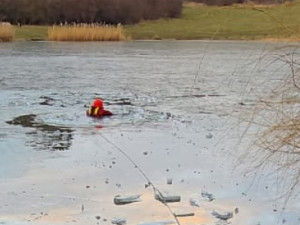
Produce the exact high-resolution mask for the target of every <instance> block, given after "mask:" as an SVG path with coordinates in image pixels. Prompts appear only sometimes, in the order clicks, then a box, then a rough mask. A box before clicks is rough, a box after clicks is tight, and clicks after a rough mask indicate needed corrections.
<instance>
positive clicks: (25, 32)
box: [15, 26, 48, 40]
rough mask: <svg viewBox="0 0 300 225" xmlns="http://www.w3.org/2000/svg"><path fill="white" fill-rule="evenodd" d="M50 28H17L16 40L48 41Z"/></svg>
mask: <svg viewBox="0 0 300 225" xmlns="http://www.w3.org/2000/svg"><path fill="white" fill-rule="evenodd" d="M47 38H48V26H22V27H18V26H15V39H16V40H32V39H44V40H45V39H47Z"/></svg>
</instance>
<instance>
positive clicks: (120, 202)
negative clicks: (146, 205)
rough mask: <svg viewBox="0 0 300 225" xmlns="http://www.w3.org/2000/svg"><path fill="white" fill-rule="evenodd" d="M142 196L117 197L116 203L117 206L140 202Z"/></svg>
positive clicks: (115, 198)
mask: <svg viewBox="0 0 300 225" xmlns="http://www.w3.org/2000/svg"><path fill="white" fill-rule="evenodd" d="M140 197H141V195H131V196H120V195H116V196H115V197H114V203H115V204H116V205H125V204H129V203H133V202H140V201H141V199H140Z"/></svg>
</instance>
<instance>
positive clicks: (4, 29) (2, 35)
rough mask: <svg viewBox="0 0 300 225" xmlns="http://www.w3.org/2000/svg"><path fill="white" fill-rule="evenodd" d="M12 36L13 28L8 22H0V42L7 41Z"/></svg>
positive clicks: (10, 39)
mask: <svg viewBox="0 0 300 225" xmlns="http://www.w3.org/2000/svg"><path fill="white" fill-rule="evenodd" d="M13 38H14V28H13V26H12V25H10V24H5V23H0V42H9V41H12V40H13Z"/></svg>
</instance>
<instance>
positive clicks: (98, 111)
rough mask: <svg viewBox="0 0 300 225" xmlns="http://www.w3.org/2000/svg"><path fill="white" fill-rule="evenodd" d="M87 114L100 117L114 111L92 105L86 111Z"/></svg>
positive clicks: (109, 114)
mask: <svg viewBox="0 0 300 225" xmlns="http://www.w3.org/2000/svg"><path fill="white" fill-rule="evenodd" d="M86 115H87V116H91V117H98V118H100V117H102V116H111V115H112V113H111V112H110V111H108V110H105V109H104V108H103V107H95V106H90V107H89V108H88V110H87V111H86Z"/></svg>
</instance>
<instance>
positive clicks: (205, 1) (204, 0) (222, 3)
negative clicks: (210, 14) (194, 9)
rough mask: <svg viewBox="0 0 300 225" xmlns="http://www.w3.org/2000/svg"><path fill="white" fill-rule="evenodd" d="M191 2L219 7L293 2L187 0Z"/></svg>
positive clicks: (279, 0) (285, 0) (289, 0)
mask: <svg viewBox="0 0 300 225" xmlns="http://www.w3.org/2000/svg"><path fill="white" fill-rule="evenodd" d="M187 1H189V2H198V3H203V4H206V5H217V6H225V5H232V4H241V3H248V2H252V3H257V4H281V3H285V2H291V1H293V0H187Z"/></svg>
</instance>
